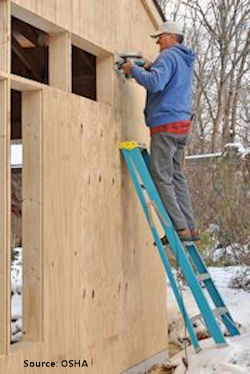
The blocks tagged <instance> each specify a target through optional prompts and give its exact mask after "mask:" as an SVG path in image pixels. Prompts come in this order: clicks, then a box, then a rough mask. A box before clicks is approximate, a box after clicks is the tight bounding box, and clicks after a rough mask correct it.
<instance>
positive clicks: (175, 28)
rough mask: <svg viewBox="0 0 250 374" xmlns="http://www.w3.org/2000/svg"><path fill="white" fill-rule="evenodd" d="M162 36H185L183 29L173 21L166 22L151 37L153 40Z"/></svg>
mask: <svg viewBox="0 0 250 374" xmlns="http://www.w3.org/2000/svg"><path fill="white" fill-rule="evenodd" d="M162 34H177V35H183V29H182V27H181V26H180V25H178V24H177V23H176V22H173V21H167V22H164V23H163V24H162V25H161V26H160V27H159V29H158V30H156V31H155V32H154V33H153V34H151V35H150V36H151V37H152V38H157V37H158V36H160V35H162Z"/></svg>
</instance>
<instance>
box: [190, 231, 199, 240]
mask: <svg viewBox="0 0 250 374" xmlns="http://www.w3.org/2000/svg"><path fill="white" fill-rule="evenodd" d="M190 232H191V235H192V240H194V241H198V240H201V237H200V232H199V230H198V229H193V230H190Z"/></svg>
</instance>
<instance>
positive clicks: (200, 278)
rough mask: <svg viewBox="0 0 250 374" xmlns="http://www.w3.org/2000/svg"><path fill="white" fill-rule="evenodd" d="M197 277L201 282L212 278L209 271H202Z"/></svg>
mask: <svg viewBox="0 0 250 374" xmlns="http://www.w3.org/2000/svg"><path fill="white" fill-rule="evenodd" d="M197 279H198V280H199V282H203V281H204V280H207V279H211V277H210V274H209V273H202V274H198V275H197Z"/></svg>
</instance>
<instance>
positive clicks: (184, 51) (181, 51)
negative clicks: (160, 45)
mask: <svg viewBox="0 0 250 374" xmlns="http://www.w3.org/2000/svg"><path fill="white" fill-rule="evenodd" d="M168 50H169V51H173V52H174V53H176V54H178V55H180V56H181V57H182V58H183V59H184V60H185V61H186V62H187V63H188V64H192V63H193V61H194V60H195V53H194V52H193V51H192V49H191V48H189V47H186V46H184V45H181V44H177V45H175V46H173V47H171V48H169V49H168Z"/></svg>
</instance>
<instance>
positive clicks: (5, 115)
mask: <svg viewBox="0 0 250 374" xmlns="http://www.w3.org/2000/svg"><path fill="white" fill-rule="evenodd" d="M9 103H10V84H9V80H8V79H2V80H0V181H1V182H0V212H1V214H0V243H1V247H0V285H1V287H0V331H1V334H0V354H8V352H9V342H10V166H9V165H10V107H9V105H10V104H9Z"/></svg>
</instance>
